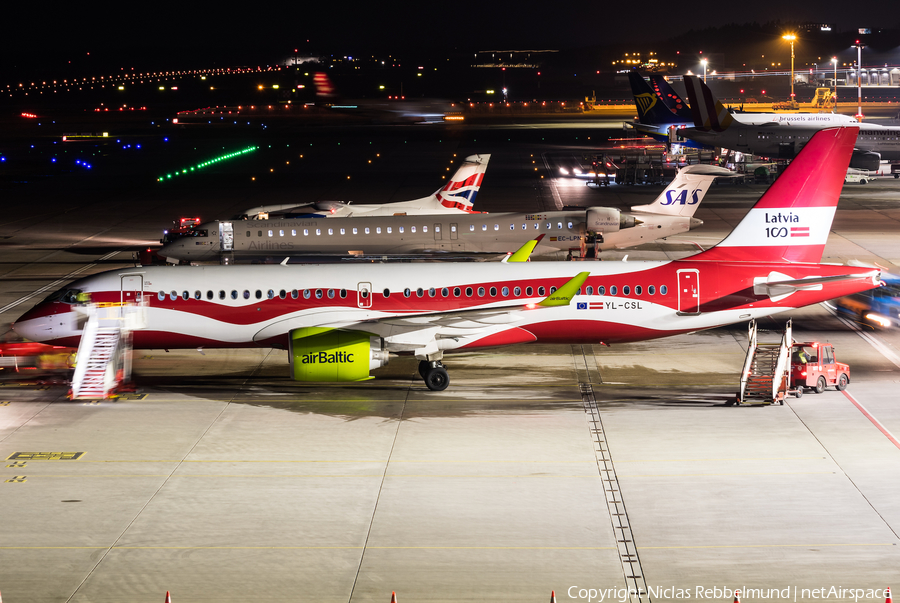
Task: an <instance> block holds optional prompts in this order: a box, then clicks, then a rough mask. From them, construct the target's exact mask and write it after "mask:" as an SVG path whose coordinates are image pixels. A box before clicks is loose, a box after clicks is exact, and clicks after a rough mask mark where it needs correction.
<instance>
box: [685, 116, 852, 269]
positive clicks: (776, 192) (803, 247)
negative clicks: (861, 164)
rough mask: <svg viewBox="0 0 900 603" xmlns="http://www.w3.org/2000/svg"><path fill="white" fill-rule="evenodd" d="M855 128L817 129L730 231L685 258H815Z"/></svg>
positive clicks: (828, 224)
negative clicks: (704, 248)
mask: <svg viewBox="0 0 900 603" xmlns="http://www.w3.org/2000/svg"><path fill="white" fill-rule="evenodd" d="M858 134H859V128H857V127H852V126H850V127H845V128H827V129H824V130H819V131H818V132H816V133H815V135H813V137H812V138H810V140H809V142H808V143H806V146H804V147H803V149H802V150H801V151H800V153H799V154H798V155H797V157H796V159H794V160H793V161H792V162H791V164H790V165H789V166H788V167H787V169H786V170H785V171H784V173H783V174H781V176H779V178H778V180H776V181H775V183H774V184H773V185H772V186H770V187H769V189H768V190H767V191H766V192H765V194H764V195H763V196H762V197H761V198H760V199H759V201H757V202H756V205H754V206H753V207H752V208H751V209H750V211H749V212H748V213H747V215H746V216H744V219H743V220H741V221H740V223H739V224H738V225H737V226H736V227H735V229H734V230H732V231H731V234H729V235H728V236H727V237H725V239H724V240H723V241H722V242H721V243H719V244H718V245H716V246H715V247H713V248H712V249H709V250H707V251H704V252H702V253H700V254H698V255H695V256H692V257H691V258H690V259H691V260H701V261H703V260H713V261H720V262H785V263H794V262H803V263H818V262H820V261H821V260H822V251H823V250H824V248H825V242H826V241H827V240H828V233H829V231H830V230H831V222H832V220H833V219H834V212H835V209H836V208H837V204H838V197H840V194H841V188H842V187H843V185H844V177H845V175H846V174H847V167H848V166H849V165H850V157H851V155H853V147H854V145H855V144H856V137H857V135H858Z"/></svg>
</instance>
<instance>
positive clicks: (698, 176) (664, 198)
mask: <svg viewBox="0 0 900 603" xmlns="http://www.w3.org/2000/svg"><path fill="white" fill-rule="evenodd" d="M734 175H735V174H734V172H732V171H731V170H726V169H725V168H721V167H718V166H715V165H702V164H697V165H689V166H687V167H685V168H683V169H681V170H680V171H679V172H678V174H677V175H676V176H675V179H674V180H672V182H671V183H670V184H669V186H667V187H666V190H664V191H663V192H662V193H661V194H660V195H659V197H657V198H656V200H655V201H654V202H653V203H650V204H648V205H635V206H633V207H632V208H631V211H633V212H635V213H645V214H663V215H670V216H682V217H686V218H689V217H691V216H693V215H694V212H696V211H697V207H699V205H700V201H702V200H703V197H704V196H705V195H706V191H708V190H709V187H710V185H712V183H713V180H715V179H716V178H717V177H720V176H721V177H733V176H734Z"/></svg>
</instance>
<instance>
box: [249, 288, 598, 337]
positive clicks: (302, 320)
mask: <svg viewBox="0 0 900 603" xmlns="http://www.w3.org/2000/svg"><path fill="white" fill-rule="evenodd" d="M588 276H590V273H589V272H580V273H579V274H577V275H576V276H575V277H573V278H572V279H570V280H569V281H568V282H566V283H565V284H564V285H563V286H562V287H560V288H559V289H558V290H556V291H554V292H553V293H551V294H550V295H548V296H547V297H546V298H544V299H543V300H541V301H539V302H533V303H527V304H523V303H522V300H521V299H509V300H501V301H499V302H497V303H496V305H493V306H490V307H487V308H484V307H482V308H473V309H462V310H448V311H446V312H429V313H415V312H410V314H408V315H396V314H392V315H388V316H385V315H384V314H383V313H382V312H377V311H373V310H367V309H364V308H341V309H334V308H323V309H322V310H321V311H319V312H311V313H305V314H303V315H301V316H295V317H292V318H288V319H285V320H283V321H279V322H277V323H274V324H271V325H268V326H267V327H265V328H263V329H262V330H260V331H259V332H258V333H257V334H256V335H255V336H254V339H255V340H257V341H260V340H264V339H268V338H271V337H275V336H278V335H283V334H284V333H286V332H289V331H292V330H294V329H299V328H302V327H318V328H324V329H348V330H354V331H365V332H367V333H372V334H373V335H378V336H380V337H384V338H388V337H390V338H391V341H392V343H393V344H395V345H396V344H398V343H400V344H407V345H409V347H410V349H419V348H421V347H425V346H427V345H428V344H429V343H433V342H434V341H435V338H436V336H437V335H438V334H440V335H441V336H444V337H454V336H471V335H477V334H478V333H479V332H481V331H489V330H491V329H496V328H497V327H498V326H499V327H503V325H510V324H512V323H515V322H517V321H519V320H521V316H518V315H517V311H519V310H526V309H527V310H535V311H537V310H539V309H540V308H546V307H553V306H563V305H568V304H569V303H571V301H572V299H573V298H574V297H575V295H576V293H577V292H578V290H579V289H580V288H581V286H582V285H583V284H584V281H586V280H587V278H588Z"/></svg>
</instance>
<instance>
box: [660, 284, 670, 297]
mask: <svg viewBox="0 0 900 603" xmlns="http://www.w3.org/2000/svg"><path fill="white" fill-rule="evenodd" d="M668 291H669V288H668V287H666V286H665V285H660V287H659V294H660V295H665V294H666V293H668Z"/></svg>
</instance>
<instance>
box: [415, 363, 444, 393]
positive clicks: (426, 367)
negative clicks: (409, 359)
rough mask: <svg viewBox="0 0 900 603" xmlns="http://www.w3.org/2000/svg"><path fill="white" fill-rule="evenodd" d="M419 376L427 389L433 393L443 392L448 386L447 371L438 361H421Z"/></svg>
mask: <svg viewBox="0 0 900 603" xmlns="http://www.w3.org/2000/svg"><path fill="white" fill-rule="evenodd" d="M419 374H420V375H422V379H423V380H424V381H425V385H427V386H428V389H430V390H431V391H433V392H441V391H444V390H445V389H447V386H448V385H450V376H449V375H447V369H446V368H444V365H443V364H441V362H440V361H439V360H438V361H435V362H428V361H425V360H423V361H422V362H420V363H419Z"/></svg>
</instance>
